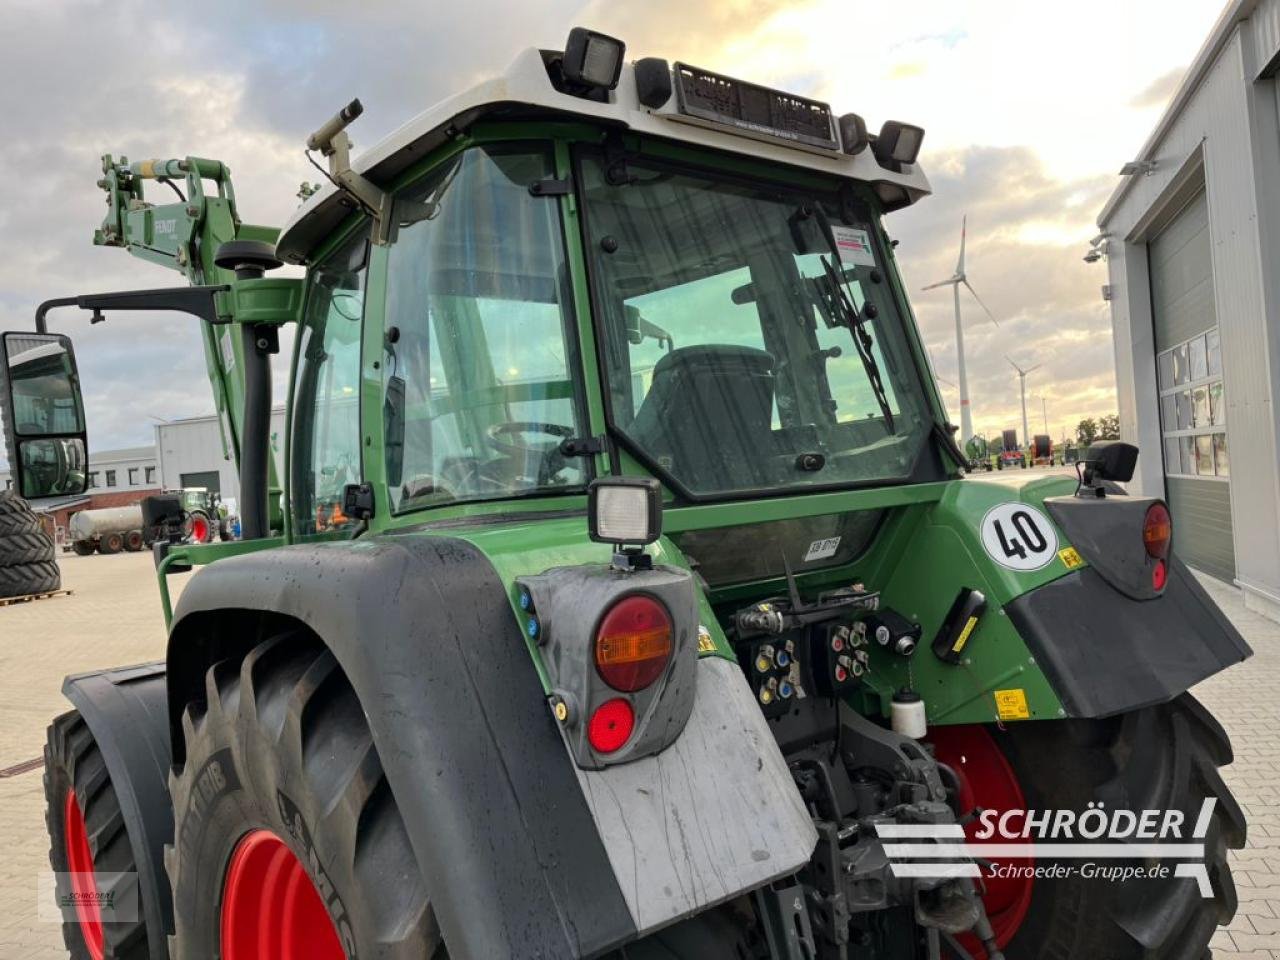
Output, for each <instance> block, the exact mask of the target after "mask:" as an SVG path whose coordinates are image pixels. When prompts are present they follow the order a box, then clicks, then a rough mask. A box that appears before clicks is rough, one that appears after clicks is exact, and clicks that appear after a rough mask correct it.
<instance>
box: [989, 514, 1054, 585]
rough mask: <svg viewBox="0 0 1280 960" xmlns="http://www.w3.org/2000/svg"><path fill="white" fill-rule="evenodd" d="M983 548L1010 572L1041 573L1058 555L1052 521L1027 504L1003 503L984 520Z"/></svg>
mask: <svg viewBox="0 0 1280 960" xmlns="http://www.w3.org/2000/svg"><path fill="white" fill-rule="evenodd" d="M982 547H983V549H984V550H986V551H987V555H988V556H989V557H991V559H992V560H994V561H995V562H996V563H998V564H1000V566H1002V567H1008V568H1009V569H1010V570H1039V569H1040V568H1041V567H1043V566H1045V565H1046V564H1048V563H1049V561H1051V560H1052V559H1053V558H1054V557H1055V556H1057V553H1058V534H1057V533H1056V532H1055V531H1054V529H1053V524H1051V523H1050V522H1049V518H1048V517H1046V516H1045V515H1044V514H1043V513H1041V512H1040V511H1039V510H1037V509H1036V508H1035V507H1030V506H1027V504H1025V503H1017V502H1013V503H1001V504H997V505H996V506H994V507H992V508H991V509H990V510H988V511H987V514H986V516H984V517H983V518H982Z"/></svg>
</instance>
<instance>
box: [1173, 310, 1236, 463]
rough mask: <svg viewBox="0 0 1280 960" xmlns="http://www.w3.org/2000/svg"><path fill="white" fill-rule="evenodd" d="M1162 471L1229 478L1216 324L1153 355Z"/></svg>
mask: <svg viewBox="0 0 1280 960" xmlns="http://www.w3.org/2000/svg"><path fill="white" fill-rule="evenodd" d="M1156 371H1157V373H1158V376H1159V381H1160V383H1159V387H1160V432H1161V435H1162V436H1163V439H1164V471H1165V473H1166V474H1167V475H1169V476H1171V477H1228V476H1230V475H1231V466H1230V463H1231V462H1230V459H1229V458H1228V456H1227V432H1226V424H1227V404H1226V395H1225V393H1224V390H1223V386H1222V341H1221V338H1220V337H1219V335H1218V328H1217V327H1214V328H1213V329H1212V330H1210V331H1208V332H1207V333H1202V334H1200V336H1198V337H1192V338H1191V339H1190V340H1188V341H1186V342H1185V343H1180V344H1178V345H1177V346H1175V347H1172V348H1170V349H1169V350H1165V351H1164V352H1163V353H1161V354H1159V355H1158V356H1157V357H1156Z"/></svg>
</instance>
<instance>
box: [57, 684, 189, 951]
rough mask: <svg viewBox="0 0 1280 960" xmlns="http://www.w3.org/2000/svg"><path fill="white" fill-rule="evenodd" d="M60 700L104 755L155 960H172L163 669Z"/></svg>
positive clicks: (70, 692) (77, 690)
mask: <svg viewBox="0 0 1280 960" xmlns="http://www.w3.org/2000/svg"><path fill="white" fill-rule="evenodd" d="M62 692H63V694H64V695H65V696H66V698H67V699H68V700H70V701H71V703H72V704H73V705H74V706H75V708H76V709H77V710H78V711H80V716H81V717H83V718H84V722H85V723H86V724H87V725H88V727H89V732H90V733H92V734H93V738H94V740H96V741H97V744H98V749H99V750H101V751H102V759H103V761H104V762H105V763H106V765H107V774H108V775H109V776H110V777H111V785H112V787H113V788H114V789H115V792H116V798H117V799H118V800H119V801H120V814H121V816H123V817H124V825H125V832H126V833H127V835H128V837H129V845H130V846H131V847H132V848H133V859H134V862H135V863H136V864H137V865H138V888H139V891H140V892H141V901H142V916H143V919H144V920H145V921H146V925H147V943H148V944H149V946H150V956H151V960H168V957H169V934H170V933H172V932H173V897H172V894H171V892H170V890H169V878H168V876H166V874H165V870H164V847H165V844H167V843H172V842H173V805H172V804H171V803H170V801H169V758H170V750H169V711H168V707H167V702H168V700H167V690H166V683H165V666H164V664H163V663H148V664H143V665H141V666H137V667H121V668H119V669H115V670H106V671H103V672H100V673H85V674H80V675H78V676H74V677H67V679H66V680H65V681H63V684H62Z"/></svg>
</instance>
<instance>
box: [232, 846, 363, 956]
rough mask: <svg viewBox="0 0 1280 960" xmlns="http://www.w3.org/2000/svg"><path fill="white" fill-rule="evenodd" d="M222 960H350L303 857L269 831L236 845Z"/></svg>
mask: <svg viewBox="0 0 1280 960" xmlns="http://www.w3.org/2000/svg"><path fill="white" fill-rule="evenodd" d="M221 937H222V960H268V958H270V960H346V954H345V953H344V952H343V949H342V944H341V942H340V941H339V940H338V933H337V931H336V930H335V929H334V926H333V921H332V920H331V919H330V917H329V911H328V910H326V909H325V905H324V901H323V900H321V899H320V894H319V892H318V891H317V890H316V887H315V884H314V883H312V882H311V878H310V877H309V876H308V875H307V871H306V869H305V868H304V867H303V866H302V863H301V861H299V860H298V858H297V857H296V856H294V854H293V851H292V850H290V849H289V847H288V846H287V845H286V844H285V842H284V841H283V840H281V839H280V838H279V837H277V836H276V835H275V834H274V833H272V832H271V831H270V830H254V831H252V832H250V833H247V834H245V836H244V837H242V838H241V839H240V842H239V843H238V844H237V845H236V849H235V852H234V853H233V854H232V855H231V863H230V864H229V865H228V867H227V875H226V879H225V881H224V883H223V887H222V919H221Z"/></svg>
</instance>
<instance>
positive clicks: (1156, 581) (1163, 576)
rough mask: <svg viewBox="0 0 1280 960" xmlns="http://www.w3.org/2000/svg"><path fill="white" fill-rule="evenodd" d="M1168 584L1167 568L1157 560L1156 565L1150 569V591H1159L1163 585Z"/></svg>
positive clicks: (1161, 561) (1162, 562)
mask: <svg viewBox="0 0 1280 960" xmlns="http://www.w3.org/2000/svg"><path fill="white" fill-rule="evenodd" d="M1168 582H1169V568H1168V567H1167V566H1165V562H1164V561H1163V560H1157V561H1156V565H1155V566H1154V567H1152V568H1151V589H1152V590H1155V591H1157V592H1158V591H1160V590H1163V589H1164V585H1165V584H1166V583H1168Z"/></svg>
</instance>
